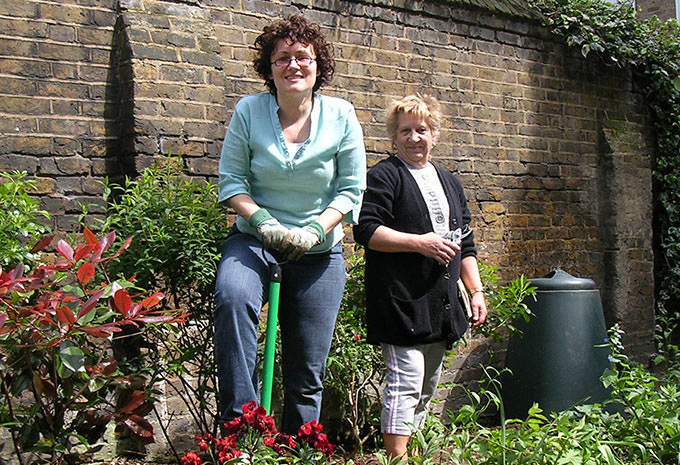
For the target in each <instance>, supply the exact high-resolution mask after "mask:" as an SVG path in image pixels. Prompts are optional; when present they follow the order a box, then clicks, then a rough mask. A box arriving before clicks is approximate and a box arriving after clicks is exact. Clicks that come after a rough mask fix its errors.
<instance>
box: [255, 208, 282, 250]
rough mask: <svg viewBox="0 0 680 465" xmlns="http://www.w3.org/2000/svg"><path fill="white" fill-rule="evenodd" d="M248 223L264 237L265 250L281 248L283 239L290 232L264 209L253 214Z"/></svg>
mask: <svg viewBox="0 0 680 465" xmlns="http://www.w3.org/2000/svg"><path fill="white" fill-rule="evenodd" d="M248 223H250V225H251V226H252V227H253V228H255V230H256V231H257V233H258V234H259V235H260V236H261V237H262V247H264V248H265V249H270V250H271V249H277V250H278V249H279V248H280V247H281V241H282V240H283V237H284V236H285V235H286V233H287V232H288V228H287V227H285V226H284V225H282V224H281V223H279V221H278V220H277V219H276V218H274V217H273V216H271V215H270V214H269V212H268V211H267V210H265V209H264V208H260V209H259V210H258V211H256V212H255V213H253V214H252V215H251V216H250V219H249V220H248Z"/></svg>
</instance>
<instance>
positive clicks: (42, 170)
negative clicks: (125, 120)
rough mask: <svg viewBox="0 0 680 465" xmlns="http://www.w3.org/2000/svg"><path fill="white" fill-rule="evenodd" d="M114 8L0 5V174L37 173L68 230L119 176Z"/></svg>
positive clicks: (109, 3)
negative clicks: (106, 180) (106, 182)
mask: <svg viewBox="0 0 680 465" xmlns="http://www.w3.org/2000/svg"><path fill="white" fill-rule="evenodd" d="M115 3H116V2H115V0H102V1H99V0H92V1H89V2H86V1H76V0H73V1H69V0H66V1H59V2H39V1H31V0H27V1H17V0H10V1H6V2H0V77H1V78H0V112H1V114H2V118H1V119H0V169H1V170H3V171H9V170H26V171H28V172H29V173H31V174H33V175H34V176H35V178H36V181H37V193H38V194H39V195H41V196H42V198H43V203H44V205H45V207H46V208H48V209H49V210H50V211H51V212H52V213H53V214H54V215H55V216H54V223H55V226H56V227H57V228H59V229H62V230H64V229H65V230H68V229H70V228H71V225H72V222H73V220H74V214H76V213H77V212H79V211H80V208H79V206H78V201H81V202H87V203H89V202H100V203H101V200H100V194H101V192H102V186H101V184H100V183H99V182H97V180H98V179H101V178H102V177H103V176H106V175H115V174H117V172H118V169H117V167H116V163H115V156H114V155H112V151H113V150H112V145H114V144H115V140H116V136H115V134H116V130H115V127H114V126H115V122H116V118H115V116H116V112H117V109H116V106H117V105H116V102H117V98H116V96H115V92H116V86H115V84H114V82H115V80H114V76H113V72H114V71H115V69H116V67H115V63H114V62H113V61H112V54H111V50H112V46H111V41H112V36H113V26H114V23H115V20H116V11H115Z"/></svg>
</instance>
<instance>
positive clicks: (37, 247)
mask: <svg viewBox="0 0 680 465" xmlns="http://www.w3.org/2000/svg"><path fill="white" fill-rule="evenodd" d="M52 239H54V236H45V237H43V238H42V239H40V241H39V242H38V243H37V244H36V245H34V246H33V248H32V249H31V252H40V251H41V250H44V249H45V248H46V247H47V246H48V245H50V244H51V243H52Z"/></svg>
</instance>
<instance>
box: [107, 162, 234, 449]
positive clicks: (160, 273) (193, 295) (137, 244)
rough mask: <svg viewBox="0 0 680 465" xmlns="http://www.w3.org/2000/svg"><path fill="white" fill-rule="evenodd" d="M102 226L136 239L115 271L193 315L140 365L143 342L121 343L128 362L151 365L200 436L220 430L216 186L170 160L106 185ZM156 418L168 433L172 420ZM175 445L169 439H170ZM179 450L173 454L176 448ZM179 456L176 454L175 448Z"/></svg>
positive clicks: (224, 224)
mask: <svg viewBox="0 0 680 465" xmlns="http://www.w3.org/2000/svg"><path fill="white" fill-rule="evenodd" d="M104 195H105V200H106V212H105V213H106V217H105V219H104V221H103V224H102V225H101V228H102V229H106V230H114V231H117V232H118V233H119V234H120V235H121V236H126V237H127V236H131V237H133V238H134V242H133V243H132V244H131V245H130V247H129V249H128V252H127V253H126V254H125V255H124V256H120V257H118V258H117V260H115V261H114V262H112V263H111V269H112V271H113V272H114V273H121V272H124V271H125V270H129V269H133V270H135V271H136V273H137V274H136V280H137V282H138V283H139V285H140V286H142V287H144V288H147V289H155V290H157V291H160V292H163V293H164V294H165V295H167V296H168V301H167V302H166V305H168V306H170V307H181V308H184V309H186V310H187V312H188V313H189V315H190V316H189V319H188V321H187V323H186V324H185V325H183V326H181V327H179V328H173V329H172V331H169V332H167V333H164V334H160V333H156V335H157V337H156V338H155V339H153V340H151V341H150V344H149V346H150V350H152V351H153V354H152V355H149V356H147V357H146V358H145V359H144V360H143V361H142V360H140V359H139V357H140V356H141V355H142V352H141V350H140V348H139V346H138V345H135V344H131V343H130V341H133V339H130V340H128V342H127V343H126V344H124V345H122V346H119V351H120V352H122V353H123V354H124V355H121V357H125V358H126V359H128V360H131V361H132V360H135V359H137V360H138V361H137V362H136V363H138V364H146V365H147V366H148V369H149V370H150V371H152V372H153V373H151V374H150V376H151V377H153V378H160V379H162V380H165V381H166V386H167V387H168V388H169V389H171V390H172V391H171V392H170V394H171V395H174V396H177V397H178V398H179V399H181V401H182V402H183V403H184V405H185V410H184V411H182V412H170V416H171V418H172V416H173V415H174V414H178V413H182V414H184V413H188V414H189V415H190V416H191V419H192V421H193V423H194V425H195V428H196V432H200V431H205V432H211V433H212V434H216V433H217V427H218V423H219V412H218V411H217V407H216V402H215V399H216V391H217V378H216V367H215V362H214V357H213V334H214V333H213V319H212V303H213V291H214V282H215V273H216V269H217V263H218V261H219V258H220V256H219V245H220V243H221V241H222V240H223V239H224V238H225V237H226V235H227V233H228V216H227V212H226V209H224V208H222V207H221V206H219V205H218V204H217V188H216V186H215V185H213V184H210V183H207V182H204V181H197V180H193V179H191V178H189V177H188V176H186V175H185V174H184V172H183V170H182V160H181V158H178V157H171V158H168V159H167V160H164V161H163V162H161V163H156V164H154V165H153V166H151V167H149V168H147V169H146V170H144V172H143V173H142V174H141V175H140V176H139V177H138V178H137V179H134V180H133V179H126V180H125V182H124V184H123V185H106V188H105V194H104ZM157 417H158V421H159V422H160V424H161V426H162V427H163V428H164V430H166V429H167V428H168V427H169V425H170V422H171V421H172V419H169V420H163V419H162V418H160V417H159V416H158V415H157ZM169 443H170V445H171V447H172V441H171V440H170V441H169ZM173 451H174V450H173ZM174 452H175V455H176V456H177V458H178V459H179V454H178V452H177V451H174Z"/></svg>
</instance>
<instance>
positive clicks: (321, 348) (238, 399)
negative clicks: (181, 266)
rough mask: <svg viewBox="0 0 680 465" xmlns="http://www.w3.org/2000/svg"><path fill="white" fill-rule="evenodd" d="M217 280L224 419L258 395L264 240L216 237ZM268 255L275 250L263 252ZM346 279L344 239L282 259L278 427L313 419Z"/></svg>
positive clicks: (293, 427)
mask: <svg viewBox="0 0 680 465" xmlns="http://www.w3.org/2000/svg"><path fill="white" fill-rule="evenodd" d="M221 253H222V259H221V260H220V263H219V265H218V269H217V279H216V284H215V310H214V311H215V315H214V319H215V359H216V363H217V376H218V381H219V391H220V395H219V407H220V409H221V412H222V421H223V422H224V421H229V420H231V419H233V418H236V417H238V416H240V415H241V414H242V413H243V412H242V406H243V404H246V403H248V402H250V401H251V400H255V401H258V403H259V379H258V365H257V360H256V358H257V327H258V325H259V320H260V309H261V308H262V306H263V305H264V304H265V302H267V300H268V297H269V265H268V264H267V262H266V261H265V259H264V258H263V257H262V244H261V243H260V242H259V241H258V240H257V239H256V238H255V237H253V236H250V235H248V234H243V233H240V232H235V233H232V234H230V235H229V237H227V239H226V240H225V241H224V243H223V244H222V248H221ZM267 258H268V260H269V261H272V262H273V261H274V258H273V257H272V256H271V255H270V254H269V253H267ZM344 287H345V262H344V258H343V256H342V245H341V244H337V245H336V246H335V247H333V248H332V249H331V250H330V251H329V252H326V253H320V254H307V255H305V256H304V257H302V258H301V259H300V260H298V261H296V262H289V263H286V264H284V265H283V266H282V281H281V291H280V296H279V326H280V330H281V346H282V347H281V356H282V362H281V363H282V371H283V385H284V406H283V418H282V423H281V428H280V429H281V431H283V432H285V433H289V434H295V433H297V431H298V428H299V427H300V426H301V425H303V424H304V423H306V422H308V421H311V420H317V421H318V419H319V413H320V410H321V393H322V390H323V384H322V383H323V378H324V375H325V372H326V359H327V357H328V351H329V349H330V345H331V339H332V337H333V329H334V327H335V320H336V317H337V315H338V309H339V308H340V302H341V300H342V293H343V291H344Z"/></svg>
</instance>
